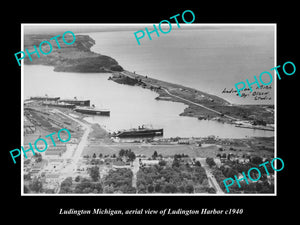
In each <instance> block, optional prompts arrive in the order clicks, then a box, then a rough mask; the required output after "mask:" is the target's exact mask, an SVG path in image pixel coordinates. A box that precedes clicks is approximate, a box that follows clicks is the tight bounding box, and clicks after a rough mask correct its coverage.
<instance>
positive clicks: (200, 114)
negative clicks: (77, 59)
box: [109, 70, 274, 130]
mask: <svg viewBox="0 0 300 225" xmlns="http://www.w3.org/2000/svg"><path fill="white" fill-rule="evenodd" d="M109 79H111V80H113V81H115V82H117V83H119V84H126V85H136V86H141V87H142V88H146V89H150V90H152V91H155V92H156V93H158V95H159V96H158V97H157V98H156V99H157V100H164V101H174V102H181V103H184V104H186V105H188V107H187V108H185V110H184V112H183V113H181V114H180V115H181V116H190V117H197V118H198V119H199V120H202V119H209V120H210V119H213V120H217V121H219V122H226V123H234V124H236V126H239V127H244V128H252V129H262V130H274V129H273V127H272V124H273V123H274V106H273V105H233V104H230V103H229V102H228V101H226V100H224V99H222V98H220V97H218V96H215V95H211V94H207V93H205V92H202V91H199V90H196V89H193V88H189V87H185V86H182V85H178V84H173V83H169V82H165V81H161V80H158V79H154V78H151V77H148V76H143V75H139V74H136V73H135V72H134V73H132V72H129V71H126V70H124V71H122V72H113V73H112V76H111V77H110V78H109ZM267 125H271V126H267Z"/></svg>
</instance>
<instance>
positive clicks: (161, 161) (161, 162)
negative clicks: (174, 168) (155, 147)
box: [158, 160, 167, 166]
mask: <svg viewBox="0 0 300 225" xmlns="http://www.w3.org/2000/svg"><path fill="white" fill-rule="evenodd" d="M158 165H160V166H166V165H167V162H166V161H165V160H160V161H159V162H158Z"/></svg>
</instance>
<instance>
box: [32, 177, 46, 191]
mask: <svg viewBox="0 0 300 225" xmlns="http://www.w3.org/2000/svg"><path fill="white" fill-rule="evenodd" d="M29 188H30V190H32V191H35V192H37V193H39V192H41V191H42V189H43V184H42V182H41V181H40V180H39V179H37V178H34V179H33V181H32V182H31V183H30V184H29Z"/></svg>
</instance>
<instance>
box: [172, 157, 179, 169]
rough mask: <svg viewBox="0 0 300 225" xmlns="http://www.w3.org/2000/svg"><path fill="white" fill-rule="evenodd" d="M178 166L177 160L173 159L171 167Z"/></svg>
mask: <svg viewBox="0 0 300 225" xmlns="http://www.w3.org/2000/svg"><path fill="white" fill-rule="evenodd" d="M179 166H180V162H179V160H178V159H177V158H174V160H173V163H172V167H173V168H174V167H179Z"/></svg>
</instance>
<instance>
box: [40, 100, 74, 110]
mask: <svg viewBox="0 0 300 225" xmlns="http://www.w3.org/2000/svg"><path fill="white" fill-rule="evenodd" d="M42 105H45V106H53V107H61V108H68V109H74V108H75V105H74V104H69V103H65V102H57V101H44V102H42Z"/></svg>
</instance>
